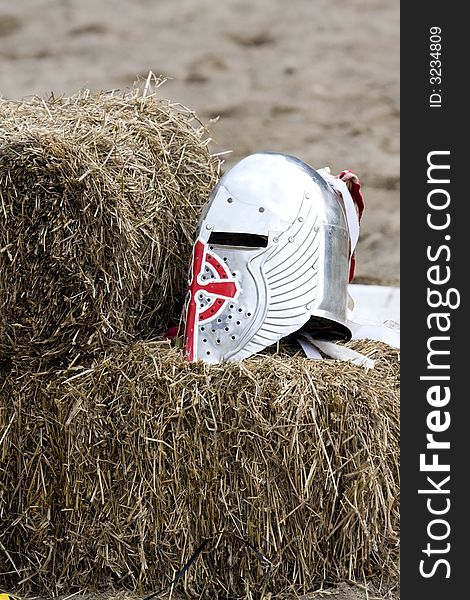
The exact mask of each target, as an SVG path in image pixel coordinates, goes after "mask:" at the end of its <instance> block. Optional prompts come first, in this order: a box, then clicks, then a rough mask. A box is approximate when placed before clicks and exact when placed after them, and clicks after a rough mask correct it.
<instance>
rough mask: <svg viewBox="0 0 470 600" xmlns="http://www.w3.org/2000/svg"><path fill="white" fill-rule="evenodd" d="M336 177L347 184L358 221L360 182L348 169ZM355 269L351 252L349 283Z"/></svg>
mask: <svg viewBox="0 0 470 600" xmlns="http://www.w3.org/2000/svg"><path fill="white" fill-rule="evenodd" d="M338 177H339V178H340V179H342V180H343V181H344V182H345V183H346V185H347V186H348V190H349V193H350V194H351V197H352V199H353V201H354V204H355V205H356V212H357V218H358V219H359V223H360V222H361V218H362V213H363V212H364V197H363V195H362V192H361V182H360V181H359V177H358V176H357V175H356V174H355V173H353V172H352V171H351V170H350V169H347V170H345V171H341V173H340V174H339V175H338ZM355 269H356V253H355V252H353V253H352V256H351V259H350V263H349V283H351V281H352V280H353V279H354V272H355Z"/></svg>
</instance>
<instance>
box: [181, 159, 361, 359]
mask: <svg viewBox="0 0 470 600" xmlns="http://www.w3.org/2000/svg"><path fill="white" fill-rule="evenodd" d="M329 177H330V180H332V179H333V178H332V176H329ZM343 185H344V184H343ZM345 189H346V186H345ZM343 196H344V195H343ZM343 196H342V195H341V194H340V193H338V192H337V191H336V190H335V189H334V187H333V186H332V185H331V183H330V182H329V181H328V176H326V177H325V173H322V172H321V171H316V170H315V169H313V168H312V167H310V166H309V165H307V164H306V163H304V162H303V161H301V160H299V159H297V158H295V157H293V156H289V155H285V154H278V153H271V152H266V153H257V154H252V155H250V156H247V157H246V158H244V159H243V160H241V161H240V162H238V163H237V164H236V165H235V166H234V167H232V168H231V169H230V170H229V171H227V172H226V173H225V174H224V175H223V176H222V177H221V179H220V180H219V182H218V184H217V185H216V187H215V188H214V190H213V191H212V193H211V195H210V198H209V200H208V203H207V204H206V206H205V209H204V211H203V215H202V217H201V220H200V222H199V225H198V230H197V239H196V242H195V244H194V249H193V259H192V266H191V269H190V274H189V290H188V294H187V298H186V306H185V356H186V358H187V360H190V361H193V360H199V359H201V360H203V361H205V362H210V363H216V362H220V361H223V360H230V361H233V360H240V359H243V358H246V357H248V356H250V355H252V354H255V353H257V352H259V351H261V350H262V349H264V348H266V347H267V346H270V345H272V344H274V343H275V342H277V341H278V340H279V339H281V338H283V337H285V336H287V335H289V334H291V333H293V332H294V331H297V330H298V329H300V328H301V327H306V328H308V331H309V332H310V333H311V335H312V336H314V337H316V338H317V339H323V340H348V339H350V338H351V331H350V330H349V328H348V326H347V324H346V315H347V300H348V282H349V270H350V259H351V255H352V251H353V250H354V248H352V245H351V232H350V227H348V217H347V214H348V207H347V206H345V202H344V197H343ZM353 210H354V207H353ZM356 241H357V240H356Z"/></svg>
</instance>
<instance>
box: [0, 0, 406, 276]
mask: <svg viewBox="0 0 470 600" xmlns="http://www.w3.org/2000/svg"><path fill="white" fill-rule="evenodd" d="M399 7H400V3H399V2H398V0H336V1H335V2H332V1H331V0H329V1H328V0H291V1H290V2H286V1H285V0H256V1H253V0H223V1H219V2H213V1H211V0H17V1H16V2H11V1H10V0H8V1H7V0H0V97H1V98H4V99H7V100H22V99H23V98H25V99H27V97H28V96H32V95H38V96H43V97H49V96H50V95H51V94H54V95H55V96H60V95H72V94H74V93H75V92H77V91H79V90H81V89H85V88H86V89H89V90H92V91H102V90H111V89H120V90H122V91H125V90H126V89H128V88H129V87H132V86H133V85H134V84H135V83H136V82H142V81H144V80H145V79H146V77H147V75H148V73H149V71H152V72H153V73H155V75H157V76H160V75H161V76H163V77H165V78H166V79H167V81H166V83H164V84H163V85H162V87H160V95H161V96H162V97H164V98H167V99H169V100H171V101H172V102H175V103H181V104H183V105H185V106H186V107H188V108H190V109H191V110H194V111H195V112H196V114H197V115H198V116H199V118H200V119H201V120H202V121H203V123H204V124H206V125H207V126H208V129H209V131H210V136H211V138H212V140H213V141H212V143H211V146H210V148H211V151H212V152H218V153H224V154H223V158H224V160H225V163H224V167H223V170H226V169H227V168H228V167H229V166H231V165H232V164H233V163H235V162H236V161H237V160H239V159H240V158H242V157H243V156H246V155H247V154H250V153H252V152H256V151H260V150H271V151H279V152H286V153H289V154H293V155H295V156H297V157H298V158H300V159H302V160H304V161H306V162H308V163H309V164H310V165H311V166H313V167H314V168H317V169H318V168H321V167H325V166H329V167H330V168H331V171H332V173H334V174H337V173H339V172H340V171H341V170H343V169H352V170H353V171H354V172H355V173H356V174H357V175H358V176H359V178H360V180H361V183H362V189H363V193H364V199H365V205H366V208H365V211H364V215H363V219H362V224H361V233H360V239H359V244H358V247H357V253H356V279H355V282H357V283H381V284H384V285H395V286H399V282H400V267H399V260H400V256H399V183H400V180H399V141H400V140H399V118H400V113H399V107H400V102H399V58H400V54H399V40H400V32H399V18H400V14H399ZM0 127H1V124H0Z"/></svg>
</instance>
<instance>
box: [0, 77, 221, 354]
mask: <svg viewBox="0 0 470 600" xmlns="http://www.w3.org/2000/svg"><path fill="white" fill-rule="evenodd" d="M158 88H159V83H158V82H154V83H152V81H151V79H150V78H149V80H148V81H147V85H146V87H145V88H144V89H142V88H140V87H136V88H134V89H131V90H129V91H128V92H109V93H104V92H103V93H96V94H92V93H90V92H89V91H86V90H84V91H81V92H79V93H77V94H76V95H75V96H72V97H68V98H67V97H60V98H54V97H52V98H50V99H48V100H45V99H44V98H32V99H30V100H27V101H22V102H13V101H7V100H0V362H8V361H9V362H12V361H13V362H27V361H28V360H30V359H35V358H42V359H43V362H44V361H46V360H48V361H49V362H53V361H55V362H56V363H61V364H66V363H70V362H71V361H73V360H76V359H77V356H78V355H80V354H81V355H83V354H86V353H87V352H91V351H93V350H94V349H96V348H99V347H101V346H102V345H103V344H105V343H106V342H107V341H108V340H113V339H117V340H132V339H143V338H145V337H149V336H150V337H153V338H154V337H155V335H156V334H158V333H161V332H162V331H164V329H165V328H166V327H167V326H168V324H169V323H170V322H173V321H174V319H175V318H177V316H178V315H179V312H180V307H181V304H182V300H183V298H182V296H183V293H184V287H185V282H186V278H187V268H188V261H189V257H190V249H191V245H192V240H193V235H194V230H195V227H196V225H197V219H198V217H199V212H200V208H201V206H202V204H203V203H204V202H205V201H206V200H207V197H208V194H209V192H210V190H211V189H212V187H213V186H214V185H215V183H216V181H217V178H218V175H219V167H220V163H219V160H218V159H217V158H216V157H214V156H212V155H211V154H210V153H209V151H208V148H207V146H208V143H209V141H210V138H209V137H208V133H207V132H206V130H205V129H204V127H203V126H202V124H201V123H200V122H199V120H198V119H197V117H196V115H194V114H193V113H192V112H191V111H189V110H188V109H186V108H185V107H183V106H180V105H177V104H173V103H170V102H169V101H168V100H165V99H162V98H160V96H159V89H158Z"/></svg>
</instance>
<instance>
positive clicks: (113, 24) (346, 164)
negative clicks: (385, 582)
mask: <svg viewBox="0 0 470 600" xmlns="http://www.w3.org/2000/svg"><path fill="white" fill-rule="evenodd" d="M399 16H400V15H399V3H398V2H397V1H391V0H348V1H344V0H341V1H340V0H338V1H337V2H336V3H333V2H331V1H329V0H292V1H291V2H285V0H256V2H254V1H252V0H224V1H223V2H221V1H219V2H213V1H211V0H186V1H183V0H99V1H98V0H17V2H11V0H0V96H2V97H3V98H5V99H13V100H21V99H22V98H23V97H27V96H31V95H39V96H49V95H50V94H51V93H53V94H54V95H62V94H65V95H69V94H73V93H74V92H76V91H78V90H80V89H83V88H87V89H90V90H92V91H98V90H109V89H122V90H125V89H127V88H128V87H129V86H131V85H132V84H133V83H134V82H135V81H136V80H139V79H145V77H146V76H147V74H148V72H149V71H153V72H154V73H155V74H156V75H162V76H164V77H166V78H167V79H168V81H167V82H166V83H165V84H164V85H163V86H162V87H161V95H162V96H164V97H166V98H168V99H170V100H172V101H174V102H178V103H182V104H184V105H185V106H187V107H189V108H191V109H193V110H194V111H195V112H196V113H197V114H198V116H199V117H200V118H201V119H202V120H203V122H205V123H208V124H209V127H210V132H211V136H212V138H213V143H212V145H211V149H212V151H214V152H227V154H225V155H224V156H225V157H226V162H225V168H227V167H229V166H230V165H232V164H233V163H234V162H236V161H237V160H239V159H240V158H242V157H243V156H245V155H247V154H249V153H251V152H255V151H259V150H273V151H280V152H286V153H290V154H294V155H296V156H298V157H299V158H301V159H302V160H304V161H306V162H308V163H310V164H311V165H312V166H313V167H315V168H320V167H323V166H329V167H330V168H331V170H332V172H334V173H338V172H339V171H341V170H342V169H345V168H349V169H352V170H353V171H355V172H356V173H357V175H358V176H359V177H360V179H361V182H362V186H363V192H364V197H365V202H366V209H365V212H364V216H363V219H362V224H361V233H360V239H359V244H358V248H357V263H356V264H357V266H356V280H355V281H356V282H357V283H382V284H386V285H392V286H399V284H400V273H399V258H400V257H399V233H400V231H399V141H400V140H399ZM358 594H359V595H358ZM315 597H319V596H315ZM328 597H330V596H328ZM331 597H332V598H335V599H336V600H359V598H361V599H362V598H366V594H365V593H364V592H363V591H361V590H360V589H358V588H357V587H356V588H348V587H347V586H345V587H344V589H342V590H336V592H335V593H334V595H333V596H331ZM371 597H372V596H371V595H369V598H371ZM74 598H76V599H77V600H78V597H77V596H74Z"/></svg>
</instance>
